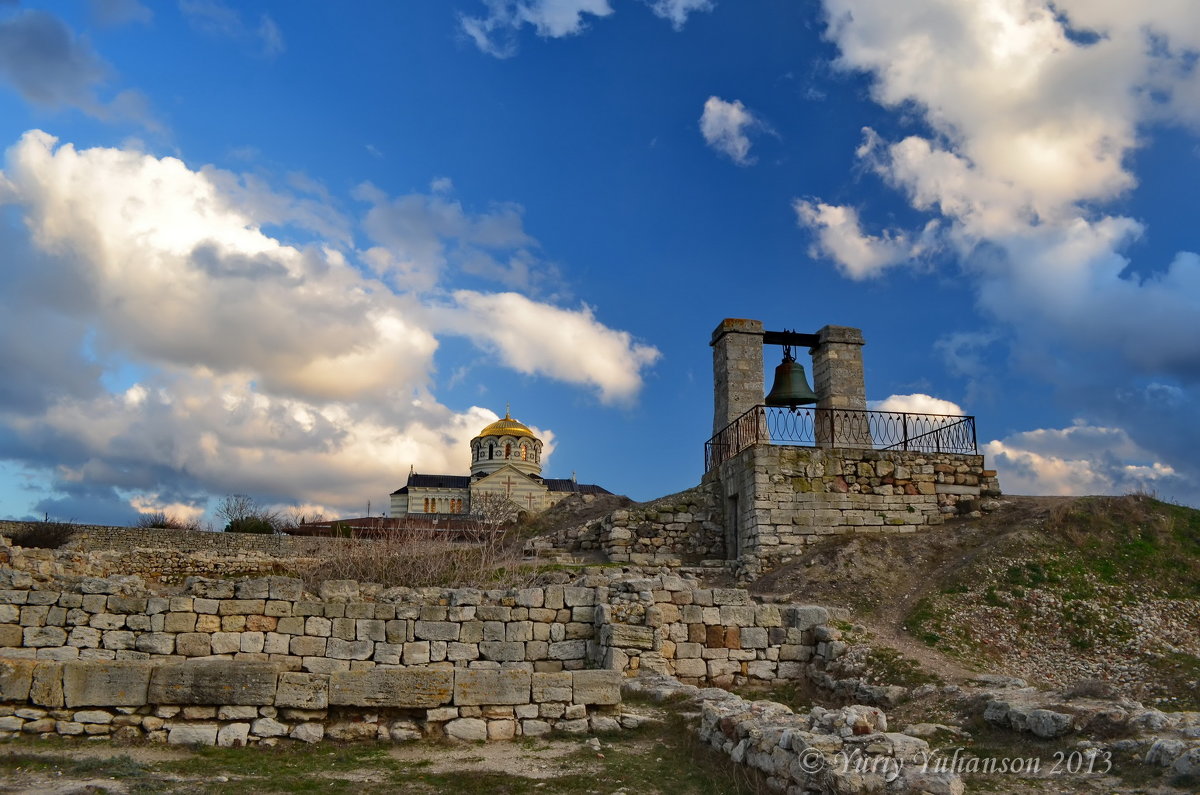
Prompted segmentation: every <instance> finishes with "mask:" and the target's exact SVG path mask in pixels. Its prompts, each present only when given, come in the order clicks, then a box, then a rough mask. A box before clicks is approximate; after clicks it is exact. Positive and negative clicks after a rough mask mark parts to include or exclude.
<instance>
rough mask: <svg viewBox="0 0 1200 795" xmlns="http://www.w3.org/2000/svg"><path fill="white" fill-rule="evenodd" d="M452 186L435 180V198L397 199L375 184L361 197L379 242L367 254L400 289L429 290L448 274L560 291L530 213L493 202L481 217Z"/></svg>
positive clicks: (361, 190) (416, 195) (361, 192)
mask: <svg viewBox="0 0 1200 795" xmlns="http://www.w3.org/2000/svg"><path fill="white" fill-rule="evenodd" d="M453 189H454V185H453V182H451V181H450V180H449V179H446V178H444V177H443V178H439V179H435V180H434V181H433V183H432V184H431V186H430V191H431V192H430V193H429V194H424V193H411V194H408V195H405V196H398V197H395V198H390V197H388V196H386V195H384V194H383V193H382V192H380V191H379V190H378V189H377V188H375V187H374V186H372V185H360V186H359V188H358V189H357V191H356V196H357V198H359V199H360V200H362V201H365V202H368V203H370V204H371V205H372V206H371V208H370V210H368V211H367V215H366V218H365V220H364V223H363V227H364V229H365V230H366V232H367V234H368V235H369V236H370V237H371V238H372V240H373V241H374V242H376V243H377V244H378V245H377V246H375V247H373V248H371V249H369V250H368V251H367V252H366V254H365V257H366V259H367V261H368V262H370V264H371V266H372V267H373V268H375V270H376V272H377V273H379V274H380V275H383V276H386V277H387V278H388V279H389V280H390V281H391V282H392V283H393V284H394V285H396V286H397V287H398V288H399V289H404V290H407V291H416V292H420V291H428V290H431V289H433V288H434V287H435V286H437V285H438V284H440V283H441V282H442V280H443V279H445V278H446V275H447V271H448V270H451V269H453V270H455V271H456V272H457V273H458V274H459V275H461V274H464V273H465V274H470V275H474V276H479V277H482V278H484V279H487V280H489V281H491V282H495V283H498V284H502V285H504V286H505V287H509V288H514V289H521V290H526V291H536V290H538V289H540V288H542V287H544V286H547V285H549V286H554V282H556V281H557V279H558V273H557V270H556V269H555V268H554V267H553V266H552V265H550V264H548V263H545V262H543V261H542V260H541V259H540V258H539V257H538V256H537V255H536V253H535V252H536V250H537V248H538V243H537V241H536V240H535V239H534V238H533V237H532V236H531V235H529V234H528V233H527V232H526V231H525V228H524V218H523V216H524V208H522V207H521V206H520V205H519V204H515V203H513V202H496V203H493V204H492V205H491V206H490V207H488V209H487V210H486V211H485V212H479V213H474V212H470V211H468V210H467V209H466V208H464V207H463V205H462V203H461V202H459V201H457V200H456V199H454V198H453V197H452V196H451V193H452V191H453Z"/></svg>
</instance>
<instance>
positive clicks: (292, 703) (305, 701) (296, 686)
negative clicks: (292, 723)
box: [275, 671, 329, 709]
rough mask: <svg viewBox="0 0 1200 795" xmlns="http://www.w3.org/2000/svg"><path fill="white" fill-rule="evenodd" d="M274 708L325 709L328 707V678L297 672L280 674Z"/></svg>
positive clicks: (326, 676)
mask: <svg viewBox="0 0 1200 795" xmlns="http://www.w3.org/2000/svg"><path fill="white" fill-rule="evenodd" d="M275 706H277V707H294V708H298V709H325V708H326V707H328V706H329V676H328V675H325V674H311V673H300V672H298V671H297V672H291V671H289V672H284V673H281V674H280V675H279V687H278V689H277V690H276V691H275Z"/></svg>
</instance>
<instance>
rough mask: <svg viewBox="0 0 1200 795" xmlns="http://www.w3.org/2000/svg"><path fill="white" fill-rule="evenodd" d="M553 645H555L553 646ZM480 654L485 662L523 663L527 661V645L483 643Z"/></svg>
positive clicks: (501, 642)
mask: <svg viewBox="0 0 1200 795" xmlns="http://www.w3.org/2000/svg"><path fill="white" fill-rule="evenodd" d="M551 645H553V644H551ZM479 654H480V656H481V657H483V659H485V660H495V661H496V662H522V661H524V660H525V644H524V643H519V642H513V643H508V642H504V641H488V640H485V641H482V642H480V644H479Z"/></svg>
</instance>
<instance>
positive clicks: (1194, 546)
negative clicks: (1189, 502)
mask: <svg viewBox="0 0 1200 795" xmlns="http://www.w3.org/2000/svg"><path fill="white" fill-rule="evenodd" d="M753 590H755V591H757V592H759V593H760V594H767V593H773V594H776V595H777V597H778V598H787V599H788V600H789V601H793V600H798V601H813V602H818V603H822V604H831V605H838V606H844V607H847V608H849V609H850V610H851V611H852V613H853V615H854V620H855V622H856V623H859V624H861V625H862V626H863V627H864V628H865V630H866V631H867V633H868V634H869V635H870V637H871V643H872V644H875V645H881V646H885V647H886V646H890V647H891V648H893V649H897V650H899V651H900V652H902V653H903V654H904V655H905V656H908V657H911V658H913V659H914V660H916V661H917V662H918V663H919V664H920V665H921V666H922V668H924V669H925V670H926V671H929V672H931V673H933V674H936V675H938V676H939V677H941V678H943V679H947V680H960V679H963V678H967V677H969V676H970V675H971V672H972V671H987V672H995V673H1004V674H1008V675H1012V676H1019V677H1021V678H1024V679H1028V680H1029V681H1030V682H1031V683H1035V684H1041V685H1046V686H1052V687H1058V688H1064V687H1065V688H1071V687H1087V688H1092V689H1096V690H1099V691H1104V692H1113V693H1114V694H1119V695H1124V696H1129V697H1132V698H1136V699H1138V700H1141V701H1143V702H1145V703H1147V704H1148V705H1150V704H1153V705H1157V706H1159V707H1160V708H1163V709H1198V708H1200V683H1198V680H1200V511H1196V510H1193V509H1189V508H1183V507H1180V506H1176V505H1170V504H1166V503H1162V502H1159V501H1157V500H1154V499H1151V498H1148V497H1144V496H1127V497H1085V498H1054V497H1010V498H1006V499H1005V500H1004V501H1003V505H1002V507H1001V509H1000V510H998V511H996V512H995V513H992V514H990V515H988V516H986V517H985V518H983V519H979V520H970V521H952V522H949V523H947V524H946V525H944V526H942V527H939V528H933V529H930V530H927V531H924V532H919V533H916V534H912V535H905V536H855V537H852V538H845V537H842V538H837V539H830V540H829V541H826V542H824V543H822V544H819V545H816V546H814V547H813V548H812V550H811V551H810V552H808V553H807V554H806V555H805V556H804V557H803V558H802V559H800V560H799V561H797V562H795V563H792V564H791V565H789V566H787V567H786V568H784V569H781V570H777V571H775V572H772V573H771V574H768V575H767V576H765V577H763V578H762V579H761V580H760V581H758V582H757V583H755V584H754V586H753Z"/></svg>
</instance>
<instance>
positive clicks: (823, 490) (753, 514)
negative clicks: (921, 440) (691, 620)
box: [704, 445, 1000, 574]
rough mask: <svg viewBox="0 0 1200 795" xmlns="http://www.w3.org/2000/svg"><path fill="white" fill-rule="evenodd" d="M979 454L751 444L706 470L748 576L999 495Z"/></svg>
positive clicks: (965, 510) (969, 511) (909, 528)
mask: <svg viewBox="0 0 1200 795" xmlns="http://www.w3.org/2000/svg"><path fill="white" fill-rule="evenodd" d="M983 466H984V459H983V456H981V455H962V454H956V453H923V452H912V451H881V450H860V449H850V448H817V447H786V446H779V445H755V446H753V447H750V448H747V449H746V450H743V451H742V452H741V453H739V454H738V455H736V456H734V457H733V458H731V459H729V460H728V461H725V462H724V463H722V464H721V465H720V466H719V467H717V468H716V469H714V470H712V471H710V472H709V473H708V474H706V475H705V478H704V483H705V484H707V485H710V486H712V487H713V488H714V491H715V492H716V494H717V495H720V496H722V497H723V498H724V499H725V500H726V501H727V502H729V503H731V504H733V505H735V506H736V510H731V511H728V512H727V514H726V516H727V517H728V518H727V520H726V521H727V522H733V523H735V524H736V527H734V528H728V527H727V528H726V534H727V538H731V539H735V540H736V543H731V544H730V546H731V547H735V548H736V551H735V550H734V549H731V550H730V552H731V554H730V555H729V557H736V558H737V559H738V560H739V561H740V562H741V563H742V565H743V568H744V572H743V573H749V574H753V573H754V572H756V571H760V570H761V569H763V568H765V567H770V566H772V565H779V564H782V563H786V562H787V561H788V560H789V559H790V558H791V556H793V555H795V554H797V553H798V552H800V551H801V549H802V548H803V546H804V545H805V544H807V543H811V542H813V541H816V540H819V539H820V538H821V537H823V536H827V535H838V534H844V533H881V532H900V533H904V532H914V531H915V530H916V529H917V528H918V527H923V526H930V525H937V524H941V523H942V521H943V520H944V518H945V517H946V516H948V515H955V514H963V515H978V512H979V511H980V510H981V509H982V508H986V507H987V505H986V504H985V503H986V499H987V498H991V497H996V496H999V494H1000V490H999V484H998V481H997V479H996V473H995V471H994V470H987V469H984V468H983Z"/></svg>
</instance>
